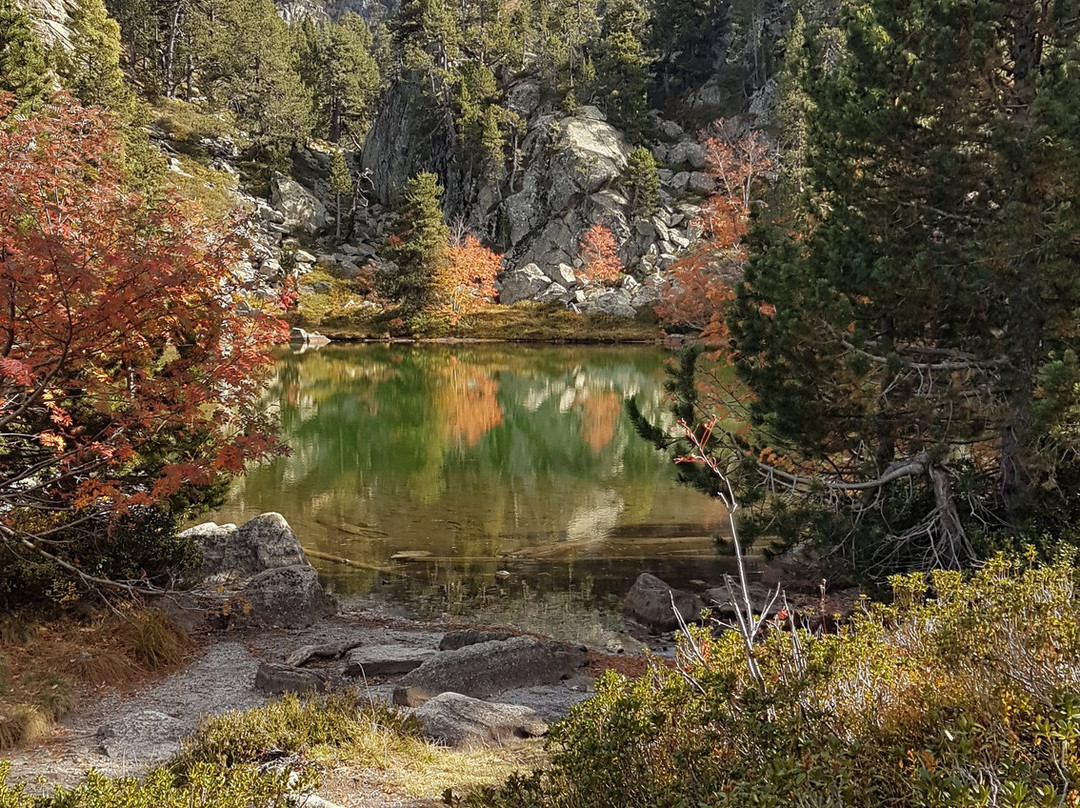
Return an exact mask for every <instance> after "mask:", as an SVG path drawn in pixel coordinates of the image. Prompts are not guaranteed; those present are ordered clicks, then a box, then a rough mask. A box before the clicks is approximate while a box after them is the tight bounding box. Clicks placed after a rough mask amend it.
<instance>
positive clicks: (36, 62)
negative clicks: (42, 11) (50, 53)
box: [0, 0, 55, 114]
mask: <svg viewBox="0 0 1080 808" xmlns="http://www.w3.org/2000/svg"><path fill="white" fill-rule="evenodd" d="M54 80H55V79H54V76H53V73H52V69H51V67H50V65H49V61H48V58H47V55H46V52H45V48H44V47H43V45H42V44H41V38H40V37H39V36H38V33H37V31H35V30H34V26H33V22H32V21H31V20H30V15H29V14H28V13H27V12H26V10H25V9H23V8H22V7H20V6H19V5H18V4H17V3H16V2H15V0H0V91H2V92H8V93H12V94H14V96H15V110H14V111H15V112H16V114H26V113H29V112H32V111H33V109H34V107H35V106H37V105H39V104H41V103H42V102H43V101H44V100H45V99H46V98H48V96H49V95H50V94H51V93H52V89H53V81H54Z"/></svg>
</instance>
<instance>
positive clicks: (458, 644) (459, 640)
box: [439, 628, 514, 651]
mask: <svg viewBox="0 0 1080 808" xmlns="http://www.w3.org/2000/svg"><path fill="white" fill-rule="evenodd" d="M513 636H514V635H513V634H512V633H511V632H509V631H485V630H484V629H479V628H463V629H460V630H458V631H448V632H446V634H445V635H444V636H443V638H442V639H441V640H440V641H439V650H440V651H456V650H457V649H458V648H464V647H465V646H466V645H476V644H477V643H481V642H491V641H492V640H508V639H510V638H511V637H513Z"/></svg>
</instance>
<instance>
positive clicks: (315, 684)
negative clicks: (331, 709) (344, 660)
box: [255, 662, 328, 696]
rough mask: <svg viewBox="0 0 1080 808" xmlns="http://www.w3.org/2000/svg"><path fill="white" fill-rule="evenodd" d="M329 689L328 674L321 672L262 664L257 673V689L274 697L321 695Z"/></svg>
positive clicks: (289, 666)
mask: <svg viewBox="0 0 1080 808" xmlns="http://www.w3.org/2000/svg"><path fill="white" fill-rule="evenodd" d="M327 688H328V684H327V680H326V674H324V673H322V672H321V671H314V670H305V669H304V668H294V667H292V666H291V665H280V664H278V663H276V662H260V663H259V669H258V670H257V671H256V672H255V689H256V690H260V691H262V692H263V693H268V694H270V695H272V696H280V695H281V694H282V693H300V694H303V693H321V692H323V691H325V690H326V689H327Z"/></svg>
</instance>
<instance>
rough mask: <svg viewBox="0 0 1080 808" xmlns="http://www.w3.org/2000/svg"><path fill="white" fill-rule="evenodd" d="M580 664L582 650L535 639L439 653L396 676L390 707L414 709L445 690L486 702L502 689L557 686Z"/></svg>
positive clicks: (581, 664) (509, 641) (502, 641)
mask: <svg viewBox="0 0 1080 808" xmlns="http://www.w3.org/2000/svg"><path fill="white" fill-rule="evenodd" d="M585 662H586V657H585V651H584V650H583V649H581V648H577V647H573V646H569V645H563V644H562V643H557V642H552V641H550V640H548V641H541V640H538V639H536V638H535V637H512V638H510V639H508V640H492V641H489V642H482V643H477V644H475V645H467V646H465V647H464V648H459V649H458V650H456V651H444V652H443V653H441V654H438V655H437V656H434V657H432V658H431V659H429V660H428V661H427V662H425V663H424V664H423V665H421V666H420V667H419V668H417V669H416V670H414V671H411V672H410V673H407V674H405V675H404V676H403V677H401V680H400V681H399V685H400V687H399V689H398V690H399V691H400V692H398V691H395V693H394V702H395V703H397V704H412V705H416V704H418V703H420V702H422V701H424V700H426V699H427V698H431V697H432V696H436V695H438V694H439V693H445V692H447V691H452V692H454V693H462V694H464V695H466V696H473V697H475V698H486V697H488V696H491V695H494V694H495V693H501V692H502V691H504V690H512V689H514V688H519V687H531V686H532V685H542V684H550V683H552V682H557V681H559V680H560V679H563V678H564V677H567V676H570V675H571V674H573V673H574V672H575V671H576V670H577V669H578V668H579V667H581V666H583V665H584V664H585Z"/></svg>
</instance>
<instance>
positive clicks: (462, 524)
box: [210, 344, 728, 645]
mask: <svg viewBox="0 0 1080 808" xmlns="http://www.w3.org/2000/svg"><path fill="white" fill-rule="evenodd" d="M669 357H670V354H667V353H665V352H663V351H662V350H661V349H659V348H656V347H644V346H543V347H529V346H521V345H507V344H470V345H364V346H333V345H332V346H329V347H327V348H325V349H323V350H320V351H317V352H310V351H309V352H306V353H303V354H291V353H290V354H286V355H283V356H282V357H281V359H280V361H279V364H278V367H277V374H276V378H275V380H274V382H273V384H272V386H271V388H270V391H269V393H268V395H270V396H271V400H272V402H273V403H274V404H275V405H276V406H277V408H278V410H279V414H280V418H281V424H282V428H283V436H284V438H285V439H286V440H287V441H288V443H289V445H290V446H291V447H292V455H291V456H290V457H287V458H279V459H277V460H275V461H273V462H270V463H267V464H265V465H263V466H260V467H258V468H255V469H252V470H251V471H250V472H249V473H248V474H247V475H246V476H245V477H242V478H240V479H239V480H237V481H236V483H235V484H234V487H233V488H232V490H231V492H230V494H229V500H228V502H227V504H226V505H225V507H223V508H222V509H221V510H219V511H217V512H216V513H214V514H212V515H211V517H210V518H212V519H214V520H215V521H218V522H236V523H242V522H243V521H245V520H247V519H249V518H251V517H253V516H255V515H257V514H259V513H262V512H264V511H279V512H280V513H282V514H283V515H284V516H285V518H286V519H287V520H288V521H289V524H291V525H292V527H293V529H294V530H295V531H296V533H297V535H298V536H300V539H301V542H302V543H303V544H304V546H305V548H307V549H309V550H312V551H315V553H313V554H312V557H311V561H312V563H313V564H314V565H315V566H316V567H317V568H318V569H319V572H320V574H321V576H322V577H323V580H324V582H326V584H327V586H328V587H329V588H330V589H331V590H332V591H334V592H336V593H338V594H340V595H344V596H350V595H361V596H365V597H375V598H377V599H380V600H383V601H385V602H387V603H388V604H390V605H393V607H394V608H397V609H399V610H401V611H404V612H406V613H408V614H411V615H414V616H418V617H427V618H431V617H437V616H439V615H441V614H447V613H449V614H451V615H457V616H460V617H461V618H462V619H463V620H470V621H477V622H488V623H498V624H511V625H516V626H518V627H520V628H526V629H532V630H538V631H545V632H548V633H552V634H555V635H559V636H564V637H566V638H567V639H571V638H572V639H576V640H579V641H583V642H590V643H593V644H597V645H603V644H604V643H605V642H607V643H608V644H612V641H611V637H612V636H615V634H617V632H618V631H619V629H620V621H619V618H618V603H619V600H620V599H621V597H622V596H623V595H624V594H625V592H626V590H627V589H628V588H629V586H630V584H631V583H632V582H633V580H634V578H636V577H637V575H638V574H639V573H640V572H643V571H649V572H652V573H654V574H656V575H659V576H660V577H661V578H663V579H665V580H667V581H668V582H670V583H671V584H673V585H675V586H679V585H686V584H687V583H688V582H689V581H691V580H694V579H700V580H703V581H708V582H709V583H710V584H711V583H714V582H716V581H717V580H718V578H719V576H720V575H721V573H722V571H723V570H724V569H726V568H728V563H727V560H726V559H722V558H720V557H718V555H717V553H716V549H715V545H714V542H713V538H712V536H713V534H714V533H716V532H717V531H723V530H725V529H726V521H725V519H724V513H723V510H722V508H721V507H720V505H719V504H718V503H717V502H715V501H710V500H709V499H708V498H706V497H703V496H702V495H700V494H698V493H696V492H693V491H690V490H688V489H685V488H683V487H681V486H678V485H676V483H675V482H674V476H675V475H674V469H673V467H672V466H671V463H670V462H669V461H667V460H666V459H665V458H664V457H663V456H661V455H660V454H659V453H658V452H656V451H654V450H653V449H652V448H651V447H650V446H649V445H648V444H646V443H645V442H644V441H643V440H641V439H640V438H638V436H637V435H636V434H635V433H634V431H633V428H632V427H631V425H630V422H629V419H628V418H627V417H626V414H625V411H624V407H623V401H624V399H625V398H626V397H627V396H636V397H637V399H638V403H639V405H640V407H641V409H642V411H643V412H645V413H646V414H647V415H649V416H650V417H651V418H653V419H654V420H656V419H657V418H663V417H665V416H666V418H667V420H668V421H669V422H670V421H671V416H670V415H669V414H667V408H666V405H665V401H664V392H663V381H664V371H663V367H664V362H665V361H666V360H667V359H668V358H669ZM402 553H404V554H406V555H407V556H409V558H407V559H402V558H400V557H399V558H397V559H395V558H394V556H395V555H399V554H402ZM316 554H318V555H322V556H333V557H336V558H338V559H348V560H350V561H351V562H353V563H352V564H344V563H341V562H340V561H332V560H328V559H327V558H325V557H324V558H319V557H316ZM506 573H509V575H507V574H506Z"/></svg>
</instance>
